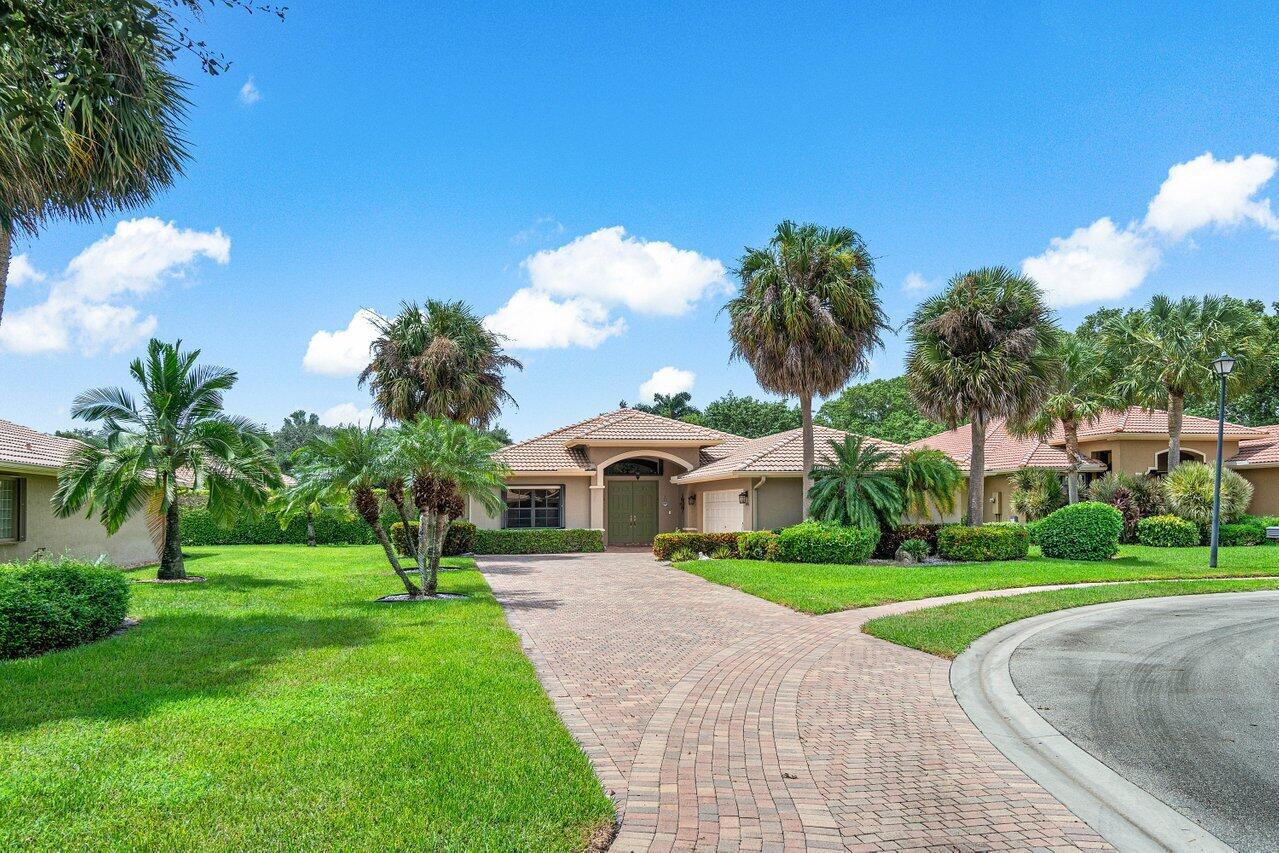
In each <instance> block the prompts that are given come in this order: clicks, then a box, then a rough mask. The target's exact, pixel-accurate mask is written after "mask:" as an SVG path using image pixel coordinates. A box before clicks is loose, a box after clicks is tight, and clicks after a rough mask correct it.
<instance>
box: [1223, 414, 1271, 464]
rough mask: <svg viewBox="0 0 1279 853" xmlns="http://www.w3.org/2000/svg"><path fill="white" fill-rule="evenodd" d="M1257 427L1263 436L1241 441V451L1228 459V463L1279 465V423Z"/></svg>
mask: <svg viewBox="0 0 1279 853" xmlns="http://www.w3.org/2000/svg"><path fill="white" fill-rule="evenodd" d="M1256 429H1257V431H1258V432H1260V433H1262V437H1261V438H1253V439H1248V440H1245V441H1241V442H1239V452H1238V453H1236V454H1235V455H1234V456H1232V457H1230V459H1227V460H1226V464H1227V465H1230V466H1244V467H1247V466H1249V465H1279V424H1276V425H1275V426H1268V427H1257V428H1256Z"/></svg>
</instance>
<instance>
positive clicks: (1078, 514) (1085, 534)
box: [1035, 501, 1124, 560]
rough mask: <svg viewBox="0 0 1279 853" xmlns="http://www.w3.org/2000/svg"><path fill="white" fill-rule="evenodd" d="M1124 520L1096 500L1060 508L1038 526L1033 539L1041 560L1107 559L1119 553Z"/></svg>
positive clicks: (1109, 507) (1114, 511) (1110, 507)
mask: <svg viewBox="0 0 1279 853" xmlns="http://www.w3.org/2000/svg"><path fill="white" fill-rule="evenodd" d="M1123 529H1124V518H1123V516H1122V515H1120V513H1119V510H1117V509H1115V508H1114V507H1113V506H1111V505H1110V504H1104V503H1100V502H1098V501H1084V502H1082V503H1077V504H1071V505H1070V506H1064V507H1062V508H1061V509H1059V510H1057V511H1055V512H1053V513H1052V514H1050V515H1049V516H1048V517H1047V518H1045V519H1044V520H1043V521H1041V522H1040V523H1039V526H1038V529H1037V530H1036V531H1035V539H1036V541H1037V543H1038V544H1039V549H1040V550H1041V551H1042V552H1043V554H1044V556H1045V557H1055V558H1058V559H1062V560H1109V559H1110V558H1111V557H1113V556H1115V554H1118V553H1119V534H1120V533H1121V532H1122V531H1123Z"/></svg>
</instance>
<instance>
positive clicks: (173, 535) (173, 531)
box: [156, 501, 187, 581]
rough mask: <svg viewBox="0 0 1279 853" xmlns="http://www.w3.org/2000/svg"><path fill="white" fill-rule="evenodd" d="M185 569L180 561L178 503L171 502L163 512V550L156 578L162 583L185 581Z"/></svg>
mask: <svg viewBox="0 0 1279 853" xmlns="http://www.w3.org/2000/svg"><path fill="white" fill-rule="evenodd" d="M186 576H187V567H186V562H185V561H184V560H183V559H182V533H181V528H180V527H179V524H178V502H177V501H173V502H172V503H170V504H169V508H168V509H167V510H165V512H164V550H163V551H162V552H161V554H160V571H159V572H157V573H156V577H157V578H159V579H160V580H164V581H180V580H186Z"/></svg>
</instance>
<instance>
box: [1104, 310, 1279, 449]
mask: <svg viewBox="0 0 1279 853" xmlns="http://www.w3.org/2000/svg"><path fill="white" fill-rule="evenodd" d="M1102 341H1103V344H1104V346H1105V347H1106V349H1107V350H1108V351H1109V352H1110V353H1111V354H1112V356H1113V357H1114V359H1115V360H1116V361H1121V362H1122V363H1123V364H1124V365H1125V366H1124V369H1123V371H1122V374H1121V375H1120V376H1119V378H1118V381H1117V382H1116V390H1117V391H1118V392H1120V393H1121V394H1123V395H1124V396H1125V397H1126V398H1127V399H1128V400H1129V401H1131V402H1134V403H1136V404H1138V405H1141V406H1145V407H1147V408H1152V409H1154V408H1166V409H1167V410H1168V437H1169V442H1168V470H1169V471H1171V470H1172V469H1173V468H1176V467H1177V466H1178V465H1180V464H1181V425H1182V416H1183V414H1184V412H1185V404H1186V398H1187V397H1192V398H1193V397H1196V396H1199V395H1202V394H1204V393H1205V391H1209V390H1211V388H1212V387H1213V386H1212V383H1214V382H1215V381H1216V377H1215V376H1214V374H1213V372H1212V368H1211V366H1210V365H1211V362H1212V360H1213V359H1214V358H1216V357H1217V356H1218V355H1220V354H1221V353H1223V352H1225V353H1229V354H1231V355H1234V356H1235V357H1236V358H1237V359H1238V361H1237V362H1236V366H1235V370H1234V371H1233V372H1232V373H1231V374H1230V382H1231V384H1232V385H1234V386H1236V387H1245V388H1246V387H1250V386H1251V385H1252V384H1253V383H1254V382H1256V381H1257V380H1258V379H1260V378H1263V377H1264V375H1265V372H1266V371H1267V370H1268V369H1269V364H1270V359H1269V358H1268V357H1266V353H1265V346H1266V343H1265V342H1266V331H1265V325H1264V324H1263V322H1262V320H1261V317H1260V316H1259V314H1258V312H1256V311H1254V310H1253V309H1252V308H1250V307H1249V306H1248V304H1247V303H1245V302H1242V301H1241V300H1238V299H1232V298H1231V297H1228V296H1205V297H1203V298H1202V299H1195V298H1193V297H1189V296H1187V297H1184V298H1182V299H1179V300H1176V301H1174V300H1172V299H1170V298H1168V297H1167V296H1163V295H1162V294H1161V295H1157V296H1154V297H1152V298H1151V300H1150V304H1149V305H1148V306H1147V307H1146V308H1145V309H1144V310H1135V311H1129V312H1127V313H1125V314H1123V315H1119V316H1113V317H1111V318H1109V320H1108V321H1107V322H1106V323H1105V325H1104V326H1103V328H1102Z"/></svg>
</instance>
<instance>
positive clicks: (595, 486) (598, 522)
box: [591, 477, 608, 545]
mask: <svg viewBox="0 0 1279 853" xmlns="http://www.w3.org/2000/svg"><path fill="white" fill-rule="evenodd" d="M603 479H604V478H603V477H598V478H597V479H596V482H594V483H592V484H591V529H593V530H603V531H604V544H605V545H607V544H608V525H606V524H605V523H604V483H603Z"/></svg>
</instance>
